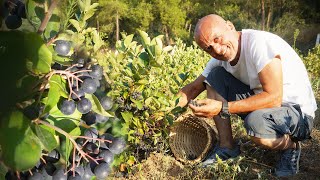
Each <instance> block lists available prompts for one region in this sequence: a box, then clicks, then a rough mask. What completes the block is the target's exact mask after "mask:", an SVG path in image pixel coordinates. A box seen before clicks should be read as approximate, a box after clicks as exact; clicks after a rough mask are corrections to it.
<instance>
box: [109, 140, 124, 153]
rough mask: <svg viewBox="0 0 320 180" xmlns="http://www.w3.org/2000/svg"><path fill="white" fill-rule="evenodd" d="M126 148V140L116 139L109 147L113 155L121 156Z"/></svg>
mask: <svg viewBox="0 0 320 180" xmlns="http://www.w3.org/2000/svg"><path fill="white" fill-rule="evenodd" d="M125 147H126V142H125V140H124V139H122V138H119V137H116V138H114V139H113V141H112V143H110V145H109V150H110V151H111V152H112V153H113V154H120V153H121V152H122V151H123V150H124V149H125Z"/></svg>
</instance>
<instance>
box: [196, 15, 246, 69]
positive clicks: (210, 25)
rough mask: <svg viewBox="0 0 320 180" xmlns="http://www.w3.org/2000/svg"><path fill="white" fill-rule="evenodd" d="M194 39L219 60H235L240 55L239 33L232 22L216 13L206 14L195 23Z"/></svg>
mask: <svg viewBox="0 0 320 180" xmlns="http://www.w3.org/2000/svg"><path fill="white" fill-rule="evenodd" d="M194 37H195V41H196V42H197V44H198V45H199V46H200V47H201V48H202V49H203V50H204V51H206V52H207V53H209V54H210V55H211V56H212V57H214V58H216V59H218V60H221V61H228V62H230V63H232V61H236V62H237V60H238V59H239V56H240V33H239V32H237V31H236V30H235V28H234V26H233V24H232V23H231V22H229V21H225V20H224V19H222V18H221V17H220V16H218V15H208V16H205V17H203V18H202V19H200V20H199V22H198V23H197V26H196V29H195V35H194Z"/></svg>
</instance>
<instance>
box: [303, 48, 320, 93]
mask: <svg viewBox="0 0 320 180" xmlns="http://www.w3.org/2000/svg"><path fill="white" fill-rule="evenodd" d="M303 62H304V64H305V66H306V68H307V70H308V72H309V75H310V79H311V83H312V87H313V91H314V92H315V95H316V96H317V97H319V95H320V94H319V91H320V80H319V77H320V45H317V46H315V47H314V48H313V49H311V50H310V51H309V52H308V54H307V55H306V56H305V57H303Z"/></svg>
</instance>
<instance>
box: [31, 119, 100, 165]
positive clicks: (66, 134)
mask: <svg viewBox="0 0 320 180" xmlns="http://www.w3.org/2000/svg"><path fill="white" fill-rule="evenodd" d="M34 123H36V124H43V125H45V126H47V127H49V128H52V129H54V130H55V131H57V132H58V133H60V134H62V135H64V136H65V137H66V138H67V139H69V140H70V141H71V143H72V144H73V147H75V148H76V149H77V150H78V152H79V153H80V156H81V158H84V159H85V160H86V161H87V162H89V160H88V158H89V159H91V160H92V161H94V162H95V163H97V164H98V162H97V161H96V160H95V159H94V158H92V157H91V156H89V155H88V154H87V153H85V152H84V151H83V150H82V149H81V148H80V147H79V146H78V144H77V143H76V141H75V140H74V139H73V138H74V137H73V136H71V135H70V134H68V133H67V132H65V131H64V130H62V129H60V128H59V127H56V126H54V125H52V124H50V123H48V122H46V121H43V120H40V119H36V120H34ZM87 157H88V158H87Z"/></svg>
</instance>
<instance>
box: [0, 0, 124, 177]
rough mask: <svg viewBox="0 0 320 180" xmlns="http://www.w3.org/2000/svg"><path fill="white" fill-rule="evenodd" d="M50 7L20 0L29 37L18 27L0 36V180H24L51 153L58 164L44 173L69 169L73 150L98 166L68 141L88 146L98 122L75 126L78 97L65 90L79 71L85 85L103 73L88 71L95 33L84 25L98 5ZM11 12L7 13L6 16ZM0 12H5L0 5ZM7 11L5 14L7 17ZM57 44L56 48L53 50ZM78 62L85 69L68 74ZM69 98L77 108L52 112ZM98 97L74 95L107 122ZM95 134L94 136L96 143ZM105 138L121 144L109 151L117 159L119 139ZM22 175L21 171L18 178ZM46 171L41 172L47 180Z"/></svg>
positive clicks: (83, 0)
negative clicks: (55, 154)
mask: <svg viewBox="0 0 320 180" xmlns="http://www.w3.org/2000/svg"><path fill="white" fill-rule="evenodd" d="M8 3H13V5H15V6H16V4H14V3H20V4H21V3H22V2H20V1H15V2H13V1H10V2H8ZM56 3H57V1H54V0H52V1H38V0H29V1H26V4H25V6H23V7H25V10H26V18H27V20H28V22H29V23H30V24H31V25H32V26H33V27H34V29H35V30H36V31H37V33H36V32H22V31H19V30H18V31H2V32H0V37H1V38H0V47H1V48H0V49H1V50H0V58H1V60H2V62H3V65H4V66H5V67H6V68H4V70H3V71H1V74H0V75H1V77H2V79H1V84H3V85H5V86H6V87H7V88H1V93H0V94H1V99H2V101H1V104H0V105H1V106H0V114H1V124H0V126H1V133H0V148H1V163H3V165H4V166H1V176H0V179H4V176H6V178H9V179H10V177H8V176H13V177H12V178H14V177H16V178H18V179H20V178H23V176H25V175H27V176H28V177H31V175H32V174H30V175H29V170H30V172H31V171H34V172H35V171H37V172H40V171H41V170H40V167H36V164H39V165H40V166H41V167H42V166H43V162H42V161H44V162H45V161H47V164H51V163H53V162H51V161H50V160H47V157H48V156H49V155H50V153H51V152H52V151H58V152H59V154H61V156H62V159H63V160H62V159H61V161H60V162H58V163H56V161H55V162H54V163H56V164H55V165H52V167H54V169H53V170H51V171H52V173H53V171H55V166H57V167H59V166H61V167H65V168H66V169H68V170H70V171H73V172H75V167H76V166H75V161H74V160H73V161H71V160H70V159H75V156H76V152H77V154H78V155H79V156H80V159H85V160H87V161H89V160H88V159H90V160H92V161H94V162H96V163H98V162H97V160H95V159H93V158H92V157H91V156H92V155H89V152H88V151H89V150H88V149H87V150H85V149H83V148H84V145H79V144H77V143H76V142H75V140H76V139H77V140H80V141H81V139H80V138H79V136H80V135H82V134H84V136H83V137H81V138H84V139H86V140H89V141H93V140H92V139H90V138H92V137H89V136H88V135H86V132H87V131H88V129H91V128H96V127H97V126H98V125H96V124H95V125H92V126H91V127H90V126H89V125H87V124H86V123H84V122H83V121H84V119H85V118H84V116H85V115H82V114H81V113H80V112H81V111H80V109H79V103H80V102H81V100H80V96H78V95H77V94H76V93H75V90H74V89H72V86H73V85H75V87H76V88H79V87H78V86H79V84H81V83H82V82H83V81H86V79H85V78H84V77H83V76H84V75H83V74H80V73H85V72H86V73H87V76H90V78H92V79H91V80H92V81H94V80H93V78H94V77H96V78H102V75H103V74H102V73H103V72H102V69H101V71H96V70H95V69H94V68H93V67H98V66H95V64H96V61H97V60H96V59H95V58H96V56H97V54H98V51H99V49H100V48H101V47H102V46H103V45H104V42H103V41H102V39H101V37H100V34H99V32H98V31H97V30H96V29H95V28H92V27H89V26H88V21H89V19H90V18H92V16H93V15H94V13H95V11H96V7H97V6H98V4H97V3H93V4H92V3H91V1H90V0H79V1H77V2H75V1H70V2H65V1H64V2H60V3H62V4H63V3H65V4H63V5H61V6H56V5H57V4H56ZM75 3H76V4H77V5H75ZM22 5H24V4H22ZM15 6H12V7H15ZM12 7H11V6H10V7H7V8H8V10H10V11H12ZM1 8H2V9H5V8H6V7H5V6H4V4H3V3H2V2H1ZM75 9H76V10H75ZM22 10H24V9H22ZM10 13H11V16H13V15H14V14H13V13H12V12H10ZM50 15H51V16H50ZM1 16H2V14H1ZM4 16H6V15H4ZM46 20H48V21H46ZM66 21H68V22H69V23H70V25H72V26H69V23H66ZM66 28H68V29H66ZM61 40H62V41H61ZM58 42H64V43H63V44H61V45H59V47H58ZM80 60H81V61H80ZM82 61H83V62H82ZM80 65H82V66H84V65H86V66H88V67H84V68H82V69H80V70H79V69H77V70H75V67H76V66H77V67H79V68H80V67H81V66H80ZM71 69H73V70H71ZM99 80H100V79H99ZM101 82H102V81H101ZM95 83H96V81H95ZM99 83H100V81H99ZM104 85H105V84H103V85H102V86H104ZM83 86H84V85H83ZM97 86H98V85H97ZM79 89H80V88H79ZM85 92H86V91H85ZM92 92H93V91H92ZM86 93H89V92H86ZM99 93H100V94H98V95H99V97H100V96H101V97H104V96H105V93H106V92H105V88H104V90H101V92H99ZM74 94H76V96H78V100H79V101H78V103H77V104H78V110H79V111H78V110H75V111H72V112H71V113H70V114H68V115H66V114H63V111H62V110H61V111H60V109H61V108H60V105H59V104H60V102H61V101H62V100H64V99H71V97H72V95H74ZM98 95H96V94H85V95H84V96H83V97H82V98H83V99H86V100H87V101H88V102H90V110H91V111H90V112H91V113H95V114H97V115H100V116H101V117H103V118H104V119H105V120H108V118H109V117H112V116H113V115H112V110H110V109H108V110H105V106H106V103H109V104H110V103H111V102H104V104H102V102H100V101H101V100H100V99H98V97H97V96H98ZM74 99H75V98H74ZM82 111H84V110H82ZM83 113H84V112H83ZM105 120H104V121H105ZM100 121H101V122H102V120H100ZM90 125H91V124H90ZM100 126H103V125H101V124H100ZM87 134H88V133H87ZM100 135H101V134H99V138H102V136H100ZM93 138H96V139H97V138H98V137H93ZM113 140H114V141H115V142H121V143H118V145H117V146H116V147H115V146H114V147H113V149H114V153H116V154H119V153H120V152H122V150H123V148H124V147H125V144H124V143H123V142H124V141H122V139H118V137H115V138H114V139H113ZM94 141H97V140H94ZM98 141H99V142H100V144H105V142H106V141H110V140H109V139H105V140H104V139H98ZM110 147H111V146H110ZM72 150H73V151H72ZM115 150H116V151H115ZM84 151H87V152H84ZM72 152H73V153H72ZM48 154H49V155H48ZM40 159H42V161H41V160H40ZM58 160H59V159H58ZM58 160H57V161H58ZM79 161H80V160H79ZM79 163H80V162H79ZM109 163H110V164H111V163H112V161H111V162H109ZM70 164H71V166H70ZM100 164H101V165H103V163H100ZM100 164H99V165H97V167H98V166H100ZM108 166H109V164H108ZM38 168H39V169H38ZM46 168H47V167H46ZM48 168H50V167H48ZM23 171H26V173H22V172H23ZM43 171H48V170H47V169H46V170H43ZM43 171H42V173H43ZM47 173H49V172H47ZM52 173H51V174H49V175H50V176H52V175H53V174H52ZM47 175H48V174H47ZM92 176H93V174H92Z"/></svg>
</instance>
